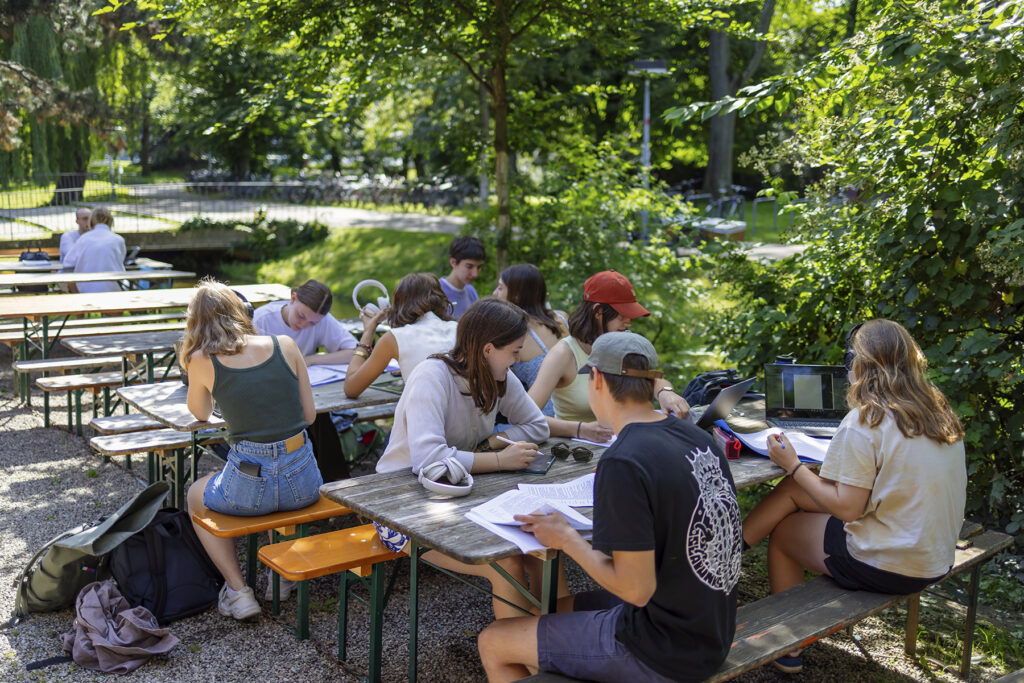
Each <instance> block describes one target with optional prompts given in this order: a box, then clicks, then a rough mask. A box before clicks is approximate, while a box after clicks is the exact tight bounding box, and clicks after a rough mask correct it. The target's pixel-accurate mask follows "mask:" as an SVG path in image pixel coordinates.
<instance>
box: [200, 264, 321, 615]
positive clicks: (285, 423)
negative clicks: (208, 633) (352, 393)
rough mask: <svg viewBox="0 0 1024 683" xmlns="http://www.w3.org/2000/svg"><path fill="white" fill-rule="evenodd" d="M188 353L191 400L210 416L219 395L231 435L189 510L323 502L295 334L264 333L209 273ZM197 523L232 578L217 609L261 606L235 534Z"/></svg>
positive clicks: (229, 611) (245, 512)
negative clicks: (245, 574) (220, 463)
mask: <svg viewBox="0 0 1024 683" xmlns="http://www.w3.org/2000/svg"><path fill="white" fill-rule="evenodd" d="M181 358H182V365H183V366H184V367H185V369H186V371H187V372H188V380H189V382H188V409H189V410H190V411H191V412H192V414H193V415H195V416H196V419H199V420H208V419H209V418H210V415H211V414H213V410H214V401H215V400H216V402H217V407H218V408H219V410H220V413H221V416H222V417H223V418H224V422H225V423H226V424H227V428H228V442H229V443H230V444H231V450H230V451H229V452H228V457H227V464H225V465H224V469H222V470H221V471H220V472H217V473H216V474H211V475H207V476H206V477H203V478H202V479H200V480H199V481H197V482H195V484H193V485H192V486H191V487H190V488H189V490H188V507H189V510H190V511H192V510H195V509H197V508H199V507H200V506H201V505H204V504H205V505H206V507H208V508H209V509H211V510H214V511H216V512H220V513H224V514H228V515H242V516H256V515H266V514H269V513H271V512H276V511H278V510H298V509H299V508H304V507H307V506H309V505H312V504H313V503H315V502H316V501H317V500H318V499H319V497H320V490H319V489H320V485H321V484H322V483H323V480H322V479H321V478H320V471H319V470H318V469H317V466H316V461H315V460H314V459H313V450H312V447H311V446H310V443H309V439H307V438H306V426H307V425H309V424H310V423H311V422H312V421H313V418H314V417H315V415H316V411H315V409H314V406H313V390H312V389H311V388H310V386H309V376H308V375H307V374H306V363H305V361H304V360H303V358H302V353H300V352H299V348H298V346H296V345H295V342H294V341H292V339H290V338H289V337H286V336H283V335H282V336H260V335H257V334H256V330H255V328H253V326H252V323H251V322H250V321H249V317H248V315H247V314H246V312H245V309H244V308H243V305H242V301H241V299H240V298H239V297H238V296H237V295H236V294H235V293H234V292H233V291H231V290H230V289H228V287H226V286H225V285H223V284H221V283H219V282H216V281H214V280H209V279H208V280H203V281H202V282H200V283H199V287H198V290H197V291H196V295H195V296H194V297H193V298H192V301H191V303H189V305H188V318H187V321H186V323H185V342H184V344H183V346H182V349H181ZM194 526H195V530H196V534H197V535H198V536H199V540H200V541H201V542H202V544H203V547H204V548H206V552H207V553H208V554H209V556H210V559H211V560H213V563H214V564H215V565H217V569H219V570H220V573H221V574H222V575H223V576H224V579H225V584H224V588H223V589H221V593H220V600H219V602H218V604H217V609H218V610H219V611H220V613H221V614H223V615H224V616H230V617H234V618H235V619H239V620H241V619H248V618H250V617H254V616H256V615H257V614H259V613H260V605H259V603H258V602H256V597H255V596H254V595H253V591H252V589H251V588H250V587H248V586H246V585H245V582H244V581H243V580H242V570H241V567H239V565H238V555H237V554H236V553H235V541H234V539H232V538H218V537H216V536H214V535H213V534H211V533H209V532H208V531H206V530H205V529H203V528H202V527H200V526H199V525H198V524H194Z"/></svg>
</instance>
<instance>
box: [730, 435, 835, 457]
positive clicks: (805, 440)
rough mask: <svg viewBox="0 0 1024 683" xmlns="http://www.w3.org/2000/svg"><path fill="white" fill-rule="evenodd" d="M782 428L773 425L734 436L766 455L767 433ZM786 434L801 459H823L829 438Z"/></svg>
mask: <svg viewBox="0 0 1024 683" xmlns="http://www.w3.org/2000/svg"><path fill="white" fill-rule="evenodd" d="M783 431H784V430H782V429H778V428H776V427H773V428H772V429H762V430H761V431H759V432H750V433H749V434H739V433H737V434H736V436H737V438H739V440H740V441H742V442H743V445H744V446H746V447H747V448H749V449H751V450H752V451H754V452H756V453H760V454H761V455H764V456H767V455H768V435H769V434H781V433H782V432H783ZM786 436H787V437H789V442H790V443H791V444H793V448H795V449H796V452H797V455H799V456H800V459H801V460H807V461H811V462H822V461H824V460H825V453H826V452H827V451H828V445H829V444H830V443H831V442H832V441H831V439H815V438H814V437H812V436H807V435H806V434H803V433H801V432H786Z"/></svg>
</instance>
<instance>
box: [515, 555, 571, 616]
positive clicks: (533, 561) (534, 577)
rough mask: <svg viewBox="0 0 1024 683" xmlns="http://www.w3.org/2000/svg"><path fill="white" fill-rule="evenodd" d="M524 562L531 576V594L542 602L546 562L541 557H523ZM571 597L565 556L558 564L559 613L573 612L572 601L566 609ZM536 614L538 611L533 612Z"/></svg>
mask: <svg viewBox="0 0 1024 683" xmlns="http://www.w3.org/2000/svg"><path fill="white" fill-rule="evenodd" d="M523 562H524V566H525V568H526V573H527V574H529V576H530V593H532V594H533V597H535V598H537V599H538V600H540V598H541V583H542V582H543V578H544V561H543V560H541V559H540V558H539V557H534V556H533V555H523ZM571 597H572V596H571V595H569V579H568V578H566V575H565V556H564V555H563V556H562V558H561V559H560V560H559V562H558V608H557V611H559V612H571V611H572V600H571V599H570V600H569V602H568V607H567V608H565V607H564V605H565V603H566V598H571ZM532 611H533V613H534V614H537V611H536V610H532Z"/></svg>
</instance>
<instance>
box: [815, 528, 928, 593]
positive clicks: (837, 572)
mask: <svg viewBox="0 0 1024 683" xmlns="http://www.w3.org/2000/svg"><path fill="white" fill-rule="evenodd" d="M825 554H826V555H827V557H826V558H825V568H826V569H828V573H829V574H830V575H831V576H832V579H833V580H834V581H835V582H836V583H837V584H839V587H840V588H845V589H847V590H852V591H858V590H859V591H871V592H873V593H890V594H892V595H913V594H914V593H920V592H921V591H923V590H924V589H925V588H927V587H928V586H930V585H932V584H933V583H935V582H936V581H938V580H939V579H941V578H942V576H936V577H934V578H931V579H921V578H917V577H914V576H904V575H902V574H897V573H895V572H890V571H886V570H884V569H878V568H877V567H872V566H871V565H870V564H867V563H865V562H861V561H860V560H858V559H857V558H855V557H854V556H852V555H851V554H850V550H849V548H848V547H847V545H846V528H845V524H844V523H843V520H841V519H839V518H838V517H829V518H828V522H826V523H825Z"/></svg>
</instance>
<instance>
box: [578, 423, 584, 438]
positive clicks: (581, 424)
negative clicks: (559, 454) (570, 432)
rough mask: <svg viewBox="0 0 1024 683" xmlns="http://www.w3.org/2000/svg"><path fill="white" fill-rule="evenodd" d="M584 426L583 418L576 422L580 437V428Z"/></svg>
mask: <svg viewBox="0 0 1024 683" xmlns="http://www.w3.org/2000/svg"><path fill="white" fill-rule="evenodd" d="M582 428H583V420H580V421H579V422H577V423H576V438H577V439H578V438H580V429H582Z"/></svg>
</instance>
